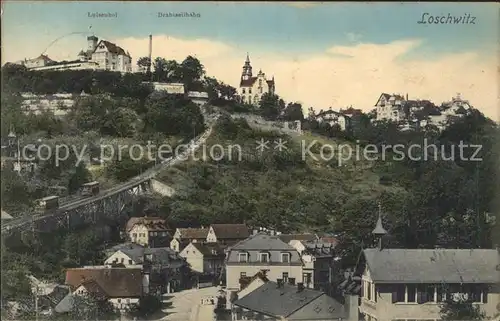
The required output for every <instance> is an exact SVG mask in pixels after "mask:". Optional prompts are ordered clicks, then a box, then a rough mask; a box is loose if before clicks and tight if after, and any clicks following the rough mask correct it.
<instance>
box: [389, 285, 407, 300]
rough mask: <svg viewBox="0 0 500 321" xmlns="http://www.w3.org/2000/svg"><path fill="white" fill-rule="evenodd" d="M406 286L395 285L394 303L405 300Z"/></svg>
mask: <svg viewBox="0 0 500 321" xmlns="http://www.w3.org/2000/svg"><path fill="white" fill-rule="evenodd" d="M405 295H406V287H405V286H404V285H402V284H397V285H394V289H393V292H392V303H397V302H405Z"/></svg>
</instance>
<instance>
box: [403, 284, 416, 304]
mask: <svg viewBox="0 0 500 321" xmlns="http://www.w3.org/2000/svg"><path fill="white" fill-rule="evenodd" d="M406 302H409V303H412V302H417V286H416V285H414V284H410V285H407V286H406Z"/></svg>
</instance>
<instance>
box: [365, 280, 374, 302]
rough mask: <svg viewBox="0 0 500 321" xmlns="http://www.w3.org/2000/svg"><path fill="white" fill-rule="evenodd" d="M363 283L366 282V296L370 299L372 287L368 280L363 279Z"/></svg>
mask: <svg viewBox="0 0 500 321" xmlns="http://www.w3.org/2000/svg"><path fill="white" fill-rule="evenodd" d="M365 284H366V298H367V299H368V300H371V299H372V287H371V283H370V282H368V281H365Z"/></svg>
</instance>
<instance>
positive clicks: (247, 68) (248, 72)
mask: <svg viewBox="0 0 500 321" xmlns="http://www.w3.org/2000/svg"><path fill="white" fill-rule="evenodd" d="M251 78H252V65H251V64H250V56H249V55H248V52H247V59H246V60H245V64H244V65H243V72H242V73H241V80H249V79H251Z"/></svg>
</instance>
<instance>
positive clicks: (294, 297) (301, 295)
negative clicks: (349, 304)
mask: <svg viewBox="0 0 500 321" xmlns="http://www.w3.org/2000/svg"><path fill="white" fill-rule="evenodd" d="M322 296H325V300H317V299H318V298H320V297H322ZM315 301H316V302H317V303H316V304H317V306H318V307H319V308H318V309H311V311H307V310H306V311H304V313H305V314H307V315H303V314H302V313H301V315H300V317H301V319H307V320H320V319H323V320H333V319H334V318H343V317H345V316H346V313H345V309H344V306H343V305H342V304H341V303H339V302H337V301H336V300H334V299H333V298H331V297H328V296H327V295H326V294H325V293H323V292H320V291H316V290H311V289H307V288H304V289H303V290H302V291H298V289H297V287H295V286H291V285H288V284H284V285H282V286H281V287H278V286H277V283H275V282H271V281H269V282H266V284H264V285H262V286H261V287H259V288H257V289H255V290H254V291H252V292H250V293H249V294H247V295H246V296H244V297H243V298H241V299H239V300H236V301H235V302H234V303H233V304H234V305H236V306H239V307H242V308H245V309H248V310H252V311H255V312H259V313H263V314H266V315H269V316H273V317H277V318H280V317H284V318H286V317H289V316H290V315H292V314H294V313H295V312H296V311H298V310H300V309H302V308H303V307H305V306H306V305H309V304H311V303H312V302H315Z"/></svg>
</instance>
